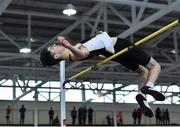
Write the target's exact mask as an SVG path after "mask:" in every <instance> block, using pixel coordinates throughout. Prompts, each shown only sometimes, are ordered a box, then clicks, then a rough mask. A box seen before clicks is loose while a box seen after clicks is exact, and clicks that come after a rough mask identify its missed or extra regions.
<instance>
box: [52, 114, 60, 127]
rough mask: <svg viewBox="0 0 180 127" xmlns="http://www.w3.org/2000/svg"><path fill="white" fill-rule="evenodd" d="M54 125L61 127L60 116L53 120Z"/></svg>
mask: <svg viewBox="0 0 180 127" xmlns="http://www.w3.org/2000/svg"><path fill="white" fill-rule="evenodd" d="M53 125H60V122H59V118H58V115H57V116H56V118H55V119H54V120H53Z"/></svg>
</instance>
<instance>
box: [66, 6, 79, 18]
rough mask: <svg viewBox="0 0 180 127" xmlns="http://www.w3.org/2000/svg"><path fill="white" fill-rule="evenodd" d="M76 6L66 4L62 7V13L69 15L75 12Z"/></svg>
mask: <svg viewBox="0 0 180 127" xmlns="http://www.w3.org/2000/svg"><path fill="white" fill-rule="evenodd" d="M76 12H77V11H76V8H75V7H74V5H72V4H68V5H66V6H65V7H64V10H63V14H65V15H68V16H71V15H74V14H76Z"/></svg>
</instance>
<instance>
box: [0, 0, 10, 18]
mask: <svg viewBox="0 0 180 127" xmlns="http://www.w3.org/2000/svg"><path fill="white" fill-rule="evenodd" d="M11 1H12V0H0V16H1V15H2V13H3V12H4V10H5V9H6V8H7V6H8V5H9V4H10V3H11Z"/></svg>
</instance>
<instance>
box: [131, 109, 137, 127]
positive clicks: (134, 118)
mask: <svg viewBox="0 0 180 127" xmlns="http://www.w3.org/2000/svg"><path fill="white" fill-rule="evenodd" d="M132 117H133V124H134V125H136V120H137V109H134V110H133V112H132Z"/></svg>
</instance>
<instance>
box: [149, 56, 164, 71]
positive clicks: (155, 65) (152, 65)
mask: <svg viewBox="0 0 180 127" xmlns="http://www.w3.org/2000/svg"><path fill="white" fill-rule="evenodd" d="M146 67H147V69H148V70H152V69H156V70H157V71H158V72H160V71H161V65H160V64H159V63H158V62H157V61H156V60H155V59H153V58H151V60H150V61H149V63H148V64H147V65H146Z"/></svg>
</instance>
